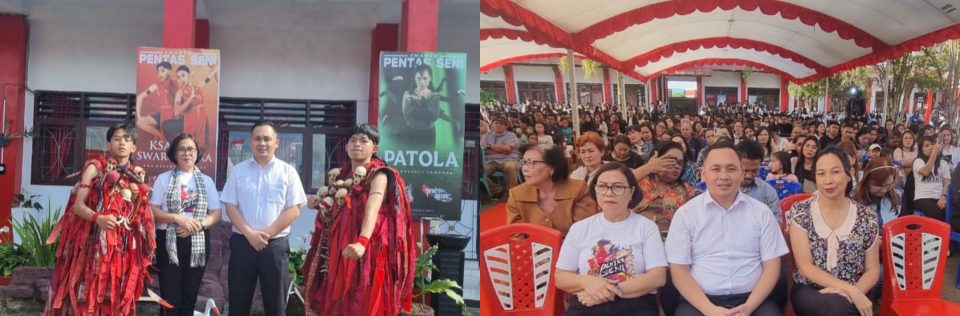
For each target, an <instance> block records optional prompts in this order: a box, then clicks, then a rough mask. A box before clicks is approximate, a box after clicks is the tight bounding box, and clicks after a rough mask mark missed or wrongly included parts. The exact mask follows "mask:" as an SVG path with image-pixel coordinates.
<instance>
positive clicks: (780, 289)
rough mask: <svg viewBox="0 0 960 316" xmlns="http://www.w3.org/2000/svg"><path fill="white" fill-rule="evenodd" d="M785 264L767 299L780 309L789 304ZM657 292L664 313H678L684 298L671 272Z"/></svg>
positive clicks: (670, 315) (781, 263)
mask: <svg viewBox="0 0 960 316" xmlns="http://www.w3.org/2000/svg"><path fill="white" fill-rule="evenodd" d="M785 265H786V261H783V260H781V261H780V277H779V278H778V279H777V284H776V285H774V286H773V290H771V291H770V295H768V296H767V300H772V301H773V302H774V303H775V304H776V306H777V308H779V309H783V306H784V305H787V278H788V277H790V276H788V275H787V273H786V271H787V269H786V266H785ZM657 293H660V307H662V308H663V313H664V315H667V316H673V315H676V314H677V307H678V306H679V305H680V301H681V300H682V298H681V295H680V291H679V290H677V286H676V285H673V279H672V278H671V277H670V274H669V273H667V282H666V283H665V284H664V285H663V287H661V288H660V289H659V290H657Z"/></svg>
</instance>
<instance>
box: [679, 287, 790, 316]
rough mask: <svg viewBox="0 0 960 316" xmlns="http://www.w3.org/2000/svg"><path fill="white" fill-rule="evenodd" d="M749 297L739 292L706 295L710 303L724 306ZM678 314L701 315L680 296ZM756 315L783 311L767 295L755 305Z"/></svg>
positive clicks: (737, 304)
mask: <svg viewBox="0 0 960 316" xmlns="http://www.w3.org/2000/svg"><path fill="white" fill-rule="evenodd" d="M749 297H750V293H749V292H748V293H741V294H731V295H707V298H708V299H710V303H713V305H717V306H721V307H724V308H734V307H737V306H740V305H742V304H743V303H746V302H747V298H749ZM676 315H680V316H694V315H696V316H700V315H703V313H701V312H700V311H699V310H697V308H696V307H693V305H692V304H690V302H687V300H685V299H683V298H682V297H681V298H680V304H679V305H677V314H676ZM751 315H758V316H774V315H776V316H780V315H783V311H781V310H780V308H778V307H777V303H775V302H774V301H773V300H772V299H771V298H770V297H769V296H767V298H766V299H764V300H763V303H760V306H759V307H757V309H756V310H755V311H753V314H751Z"/></svg>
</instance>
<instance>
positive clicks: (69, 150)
mask: <svg viewBox="0 0 960 316" xmlns="http://www.w3.org/2000/svg"><path fill="white" fill-rule="evenodd" d="M134 101H135V96H134V95H133V94H119V93H86V92H52V91H37V93H36V96H35V98H34V119H33V120H34V121H33V130H34V132H35V139H34V140H33V166H32V173H31V183H33V184H50V185H72V184H74V183H75V182H76V181H77V177H71V176H72V175H76V174H77V173H79V172H80V171H82V170H80V169H81V168H83V163H84V161H86V160H87V159H90V158H92V157H96V156H98V155H100V154H102V153H103V152H104V151H106V148H107V146H106V137H107V136H106V135H107V129H108V128H109V127H110V126H111V125H113V124H116V123H119V122H123V121H127V120H132V119H133V108H134Z"/></svg>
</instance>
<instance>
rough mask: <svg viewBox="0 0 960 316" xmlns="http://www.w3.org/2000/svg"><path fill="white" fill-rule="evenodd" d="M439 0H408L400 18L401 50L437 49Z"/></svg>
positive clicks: (422, 50)
mask: <svg viewBox="0 0 960 316" xmlns="http://www.w3.org/2000/svg"><path fill="white" fill-rule="evenodd" d="M439 19H440V2H439V0H406V1H404V2H403V17H402V18H401V19H400V50H402V51H408V52H435V51H437V22H438V21H439Z"/></svg>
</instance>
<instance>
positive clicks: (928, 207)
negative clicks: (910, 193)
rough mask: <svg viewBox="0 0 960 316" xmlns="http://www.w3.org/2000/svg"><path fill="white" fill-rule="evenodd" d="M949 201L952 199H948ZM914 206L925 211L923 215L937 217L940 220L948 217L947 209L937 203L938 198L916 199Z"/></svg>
mask: <svg viewBox="0 0 960 316" xmlns="http://www.w3.org/2000/svg"><path fill="white" fill-rule="evenodd" d="M947 203H950V201H947ZM913 208H914V209H916V210H920V211H921V212H923V215H924V216H926V217H930V218H935V219H937V220H940V221H944V219H945V218H946V217H947V210H946V209H942V208H940V206H939V205H937V199H919V200H914V201H913Z"/></svg>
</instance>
